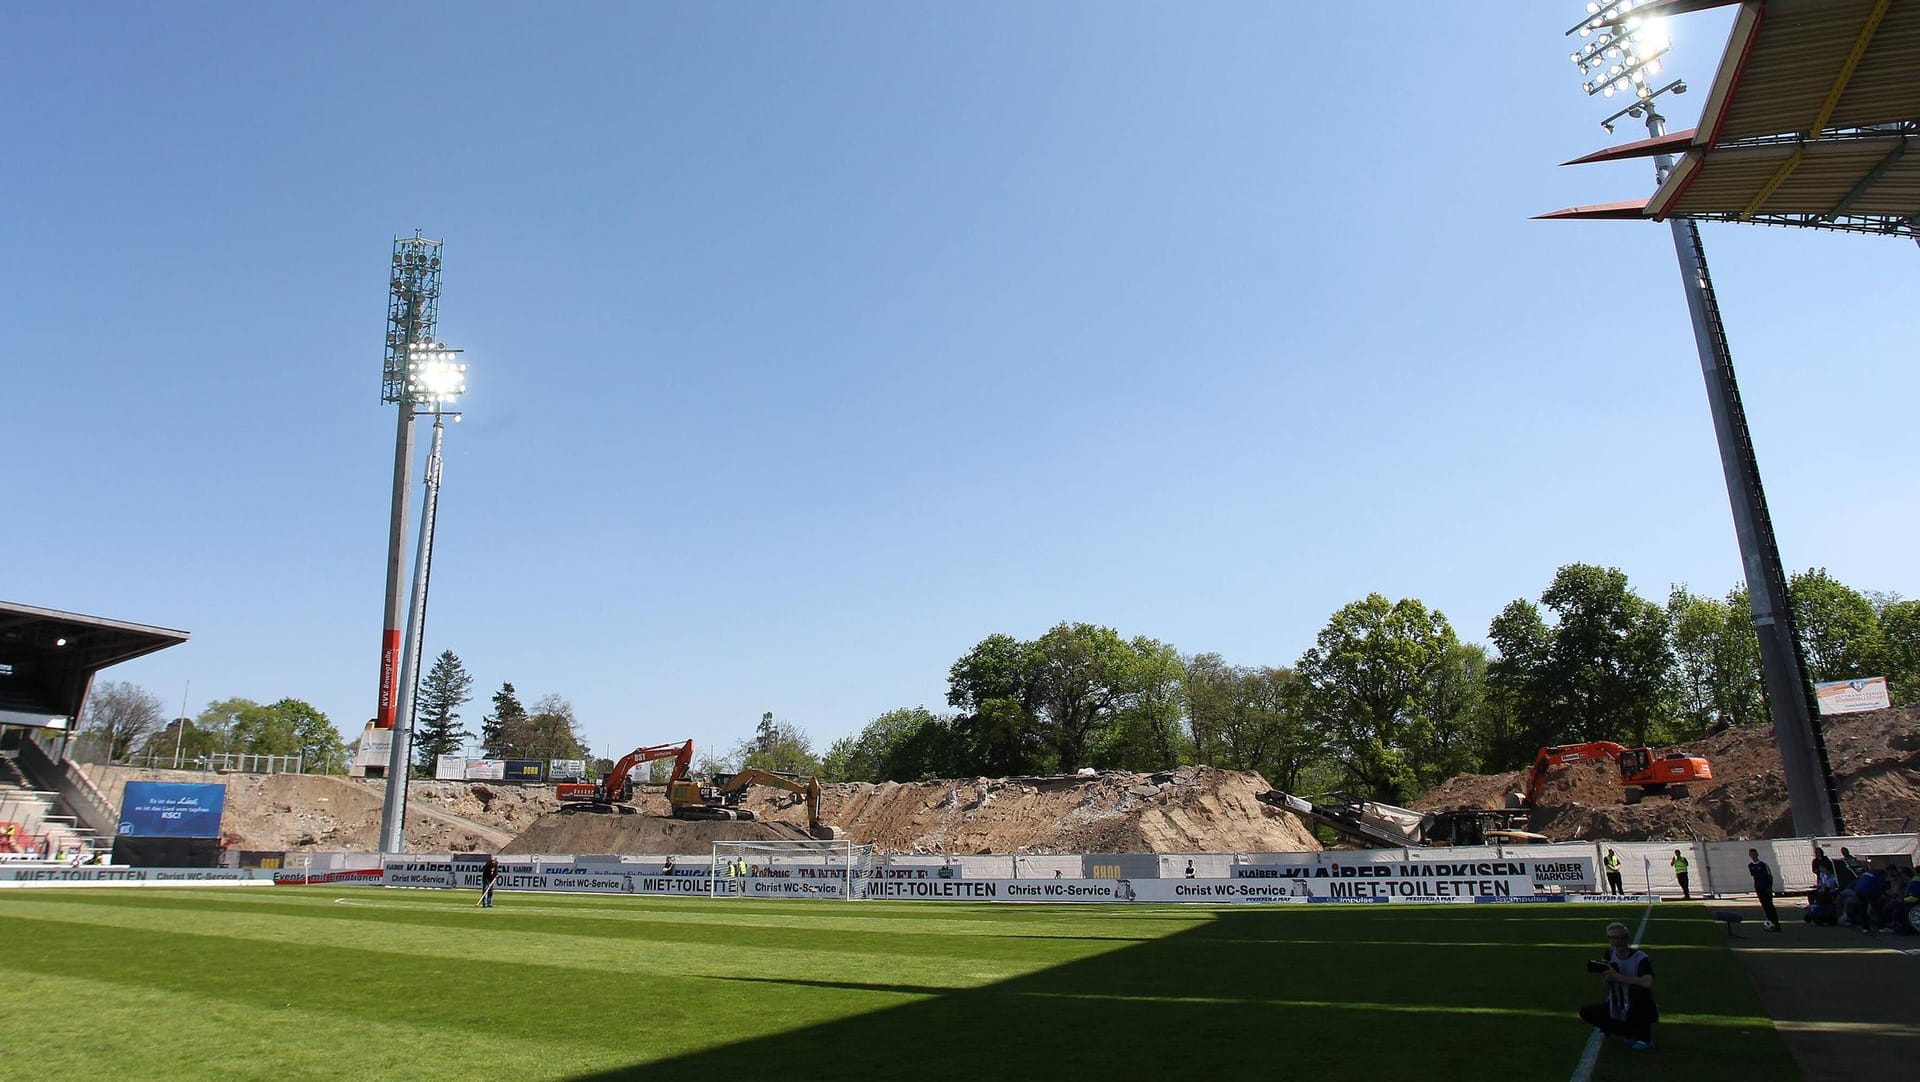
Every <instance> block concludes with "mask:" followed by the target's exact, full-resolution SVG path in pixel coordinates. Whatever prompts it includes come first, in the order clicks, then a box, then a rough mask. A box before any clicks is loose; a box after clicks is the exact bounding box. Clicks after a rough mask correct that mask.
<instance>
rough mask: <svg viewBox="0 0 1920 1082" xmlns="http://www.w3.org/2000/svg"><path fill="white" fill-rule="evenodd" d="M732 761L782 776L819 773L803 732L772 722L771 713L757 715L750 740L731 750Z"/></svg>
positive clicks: (780, 722)
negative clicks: (758, 719) (758, 717)
mask: <svg viewBox="0 0 1920 1082" xmlns="http://www.w3.org/2000/svg"><path fill="white" fill-rule="evenodd" d="M731 760H732V761H733V762H736V763H738V764H740V767H741V768H742V769H746V768H748V767H753V768H757V769H760V770H771V771H775V772H776V773H781V774H818V773H820V760H819V759H818V758H817V757H816V756H815V755H814V754H813V741H812V740H811V739H809V738H808V736H807V734H806V730H804V729H802V728H800V727H799V726H798V725H794V724H793V723H791V722H785V721H775V720H773V714H772V712H771V711H769V712H767V713H765V714H762V715H760V724H759V726H758V727H757V728H755V730H754V734H753V736H752V738H750V739H748V740H745V741H742V742H741V743H740V745H739V746H738V747H736V748H734V749H733V755H732V756H731Z"/></svg>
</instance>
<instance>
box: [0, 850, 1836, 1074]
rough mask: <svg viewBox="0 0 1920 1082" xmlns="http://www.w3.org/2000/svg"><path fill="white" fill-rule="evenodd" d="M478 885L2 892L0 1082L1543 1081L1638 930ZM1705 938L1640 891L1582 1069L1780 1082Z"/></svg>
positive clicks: (1679, 913)
mask: <svg viewBox="0 0 1920 1082" xmlns="http://www.w3.org/2000/svg"><path fill="white" fill-rule="evenodd" d="M474 898H475V895H474V894H473V893H472V892H440V891H394V890H380V889H378V888H365V887H352V888H342V887H305V888H285V887H280V888H222V889H172V888H167V889H156V888H145V889H142V888H107V889H57V890H4V891H0V1019H5V1020H6V1021H5V1022H4V1025H5V1026H6V1027H7V1030H8V1032H9V1039H8V1040H7V1041H6V1042H5V1043H6V1044H7V1046H8V1050H7V1052H6V1054H5V1055H4V1057H0V1078H19V1079H34V1080H37V1082H58V1080H66V1079H87V1080H90V1082H92V1080H102V1079H104V1080H108V1082H129V1080H135V1079H180V1078H221V1079H263V1080H272V1082H286V1080H291V1079H343V1078H350V1079H423V1080H439V1079H446V1080H460V1082H473V1080H476V1079H516V1080H517V1079H581V1080H595V1082H598V1080H613V1079H641V1078H663V1079H664V1078H677V1079H709V1078H726V1079H761V1078H772V1079H812V1078H823V1079H824V1078H855V1077H862V1078H871V1077H883V1076H898V1077H911V1078H943V1077H948V1076H956V1075H965V1076H967V1077H980V1078H1007V1079H1015V1078H1036V1079H1048V1080H1050V1082H1066V1080H1069V1079H1074V1078H1078V1077H1086V1078H1089V1079H1094V1078H1097V1079H1100V1080H1102V1082H1108V1080H1116V1079H1129V1078H1161V1077H1182V1078H1207V1079H1235V1078H1257V1079H1262V1080H1265V1082H1273V1080H1278V1079H1287V1078H1300V1077H1316V1078H1334V1077H1341V1078H1352V1077H1363V1076H1364V1077H1373V1078H1403V1079H1455V1078H1459V1079H1503V1080H1504V1079H1554V1080H1558V1079H1565V1078H1567V1077H1568V1076H1569V1075H1571V1074H1572V1073H1573V1070H1574V1067H1575V1064H1576V1063H1577V1062H1578V1060H1579V1058H1580V1053H1581V1050H1582V1048H1583V1047H1584V1045H1585V1044H1586V1041H1587V1036H1588V1033H1589V1031H1588V1030H1587V1028H1586V1027H1584V1026H1582V1025H1581V1024H1580V1022H1579V1020H1578V1019H1577V1018H1575V1017H1574V1014H1573V1012H1574V1010H1575V1008H1576V1007H1577V1006H1578V1005H1579V1004H1580V1003H1582V1002H1586V1001H1589V1000H1597V999H1598V998H1600V993H1599V983H1598V978H1596V977H1594V976H1592V975H1591V974H1588V973H1587V972H1586V971H1585V966H1584V960H1585V959H1587V958H1591V957H1597V956H1598V955H1599V953H1600V951H1601V949H1602V947H1601V943H1602V934H1601V933H1602V929H1603V927H1604V925H1605V924H1606V922H1607V921H1609V920H1614V919H1618V920H1622V921H1625V922H1626V923H1627V924H1628V925H1629V927H1638V925H1639V922H1640V919H1641V917H1642V915H1643V912H1644V910H1643V909H1641V908H1639V907H1609V906H1576V905H1533V906H1529V905H1489V906H1399V905H1370V906H1368V905H1363V906H1272V907H1260V906H1240V907H1203V906H1140V905H1130V906H1111V907H1109V906H1072V905H1069V906H1039V905H1034V906H1014V905H961V904H947V903H926V902H921V903H913V902H860V903H848V902H831V901H814V902H773V901H753V900H744V899H736V900H717V901H716V900H709V899H704V898H623V897H601V896H559V895H531V894H504V893H503V894H502V895H501V896H500V900H499V905H498V906H497V907H496V908H494V909H491V910H481V909H476V908H474V906H473V902H474ZM1721 936H1722V933H1721V931H1720V928H1719V926H1718V925H1716V924H1714V923H1713V922H1711V921H1710V920H1708V919H1707V918H1706V917H1705V915H1704V914H1703V912H1702V910H1701V909H1700V908H1699V907H1697V906H1683V905H1661V906H1657V907H1655V909H1654V912H1653V916H1652V918H1651V919H1650V920H1649V921H1648V923H1647V927H1646V934H1645V942H1646V945H1647V947H1648V949H1649V950H1650V951H1651V952H1652V953H1653V955H1654V958H1655V965H1656V967H1657V979H1658V982H1659V984H1658V992H1659V999H1660V1003H1661V1008H1662V1012H1663V1016H1664V1018H1663V1021H1662V1024H1661V1025H1660V1026H1659V1028H1658V1030H1657V1032H1656V1042H1657V1044H1658V1048H1657V1050H1656V1051H1655V1052H1653V1053H1651V1054H1636V1053H1632V1052H1630V1051H1628V1050H1627V1049H1625V1048H1624V1047H1621V1046H1619V1045H1616V1044H1611V1043H1610V1044H1608V1045H1607V1046H1606V1047H1605V1048H1604V1049H1603V1050H1602V1053H1601V1056H1600V1060H1599V1064H1598V1068H1597V1070H1596V1071H1595V1074H1594V1077H1595V1078H1597V1079H1626V1078H1636V1079H1666V1078H1672V1079H1687V1080H1689V1082H1698V1080H1700V1079H1708V1078H1739V1079H1754V1080H1765V1079H1789V1078H1798V1077H1799V1072H1798V1071H1797V1069H1796V1068H1795V1067H1794V1065H1793V1062H1792V1060H1791V1058H1790V1057H1789V1056H1788V1054H1787V1051H1786V1048H1785V1046H1784V1045H1783V1044H1782V1042H1781V1040H1780V1038H1779V1037H1778V1036H1777V1035H1776V1034H1775V1032H1774V1030H1773V1027H1772V1024H1771V1023H1770V1022H1769V1021H1768V1020H1767V1019H1766V1017H1765V1016H1764V1015H1763V1013H1762V1011H1761V1009H1760V1007H1759V1004H1758V1001H1757V999H1756V997H1755V995H1754V992H1753V989H1752V985H1751V982H1750V981H1749V980H1748V978H1747V975H1746V973H1745V971H1744V970H1743V968H1742V967H1741V965H1740V963H1739V961H1738V959H1736V958H1735V957H1733V955H1732V954H1731V952H1729V951H1728V950H1727V949H1726V948H1725V947H1724V946H1723V944H1722V942H1721ZM716 1072H719V1073H716Z"/></svg>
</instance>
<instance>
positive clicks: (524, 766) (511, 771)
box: [504, 759, 547, 781]
mask: <svg viewBox="0 0 1920 1082" xmlns="http://www.w3.org/2000/svg"><path fill="white" fill-rule="evenodd" d="M546 770H547V764H546V763H545V762H543V761H541V760H539V759H508V760H507V766H506V771H505V774H504V777H505V780H507V781H539V780H540V779H541V778H543V777H545V776H546Z"/></svg>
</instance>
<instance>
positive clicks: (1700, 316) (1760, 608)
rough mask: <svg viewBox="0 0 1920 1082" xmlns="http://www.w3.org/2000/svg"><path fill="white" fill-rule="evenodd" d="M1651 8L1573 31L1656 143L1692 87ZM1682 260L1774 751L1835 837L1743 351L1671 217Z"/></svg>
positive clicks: (1622, 12)
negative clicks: (1658, 81)
mask: <svg viewBox="0 0 1920 1082" xmlns="http://www.w3.org/2000/svg"><path fill="white" fill-rule="evenodd" d="M1649 2H1650V0H1612V2H1609V3H1589V4H1588V5H1587V17H1586V18H1585V19H1582V20H1581V21H1580V22H1579V23H1577V24H1575V25H1574V27H1573V29H1571V30H1568V31H1567V34H1568V35H1569V36H1572V35H1575V34H1577V35H1579V36H1580V38H1582V39H1583V40H1584V42H1585V44H1583V45H1582V47H1581V48H1580V49H1579V50H1578V51H1576V52H1574V53H1572V54H1571V55H1570V56H1569V59H1571V60H1572V61H1573V63H1574V64H1575V66H1577V67H1578V68H1579V69H1580V71H1581V73H1582V74H1589V75H1591V76H1592V78H1590V79H1589V80H1588V81H1587V82H1586V84H1585V85H1584V89H1585V90H1586V92H1587V94H1588V96H1592V95H1595V94H1598V95H1601V96H1603V97H1608V98H1611V97H1613V96H1614V95H1616V94H1630V95H1632V97H1633V102H1632V104H1630V105H1628V106H1627V107H1626V108H1624V109H1621V110H1620V111H1619V112H1617V113H1614V114H1613V115H1612V116H1610V117H1608V118H1607V119H1605V120H1603V121H1601V122H1600V124H1601V126H1602V127H1604V128H1606V130H1607V131H1609V132H1611V131H1612V130H1613V122H1614V121H1616V120H1619V119H1620V118H1622V117H1631V118H1633V119H1635V120H1641V119H1644V120H1645V121H1646V125H1647V134H1648V135H1649V136H1650V137H1652V138H1655V139H1658V138H1660V137H1661V136H1664V135H1665V134H1666V132H1667V127H1666V120H1665V119H1664V118H1663V117H1661V115H1660V113H1659V111H1658V110H1657V109H1656V108H1655V101H1656V100H1657V99H1658V98H1659V97H1660V96H1662V95H1664V94H1667V93H1673V94H1684V93H1686V89H1687V86H1686V84H1685V83H1684V82H1682V81H1680V80H1677V79H1676V80H1674V81H1673V82H1671V83H1668V84H1667V85H1666V86H1663V87H1660V88H1659V89H1657V90H1656V89H1654V87H1653V86H1652V84H1651V83H1650V82H1649V80H1650V79H1651V78H1652V77H1653V76H1655V75H1658V74H1659V73H1660V61H1661V58H1662V57H1664V56H1665V55H1666V54H1667V51H1668V49H1669V48H1670V43H1669V41H1668V38H1667V32H1666V21H1665V20H1664V19H1661V18H1657V17H1646V16H1641V15H1637V14H1635V13H1634V9H1635V8H1639V7H1643V6H1645V5H1646V4H1647V3H1649ZM1673 165H1674V162H1673V156H1672V155H1670V154H1662V155H1660V156H1658V157H1657V158H1656V159H1655V160H1654V170H1655V183H1656V184H1658V183H1664V182H1665V181H1666V179H1667V174H1668V173H1669V172H1671V171H1672V170H1673ZM1667 224H1668V226H1669V227H1670V228H1671V229H1672V231H1673V249H1674V254H1675V255H1676V256H1678V257H1679V261H1680V282H1681V285H1682V286H1683V287H1684V288H1685V291H1686V297H1687V313H1688V315H1689V316H1691V317H1692V321H1693V340H1694V347H1695V349H1696V351H1697V352H1698V353H1699V355H1700V371H1701V375H1702V376H1704V377H1705V380H1706V385H1707V408H1708V410H1709V412H1711V413H1712V415H1713V432H1714V437H1715V439H1716V441H1717V442H1718V444H1719V447H1720V470H1721V473H1722V474H1723V475H1724V476H1725V478H1726V484H1727V499H1728V502H1729V503H1730V504H1731V505H1732V509H1733V529H1734V535H1735V537H1736V538H1737V539H1738V540H1739V543H1740V563H1741V566H1742V567H1743V569H1744V570H1745V573H1746V580H1747V597H1748V599H1749V601H1750V603H1751V605H1752V608H1753V630H1754V634H1755V636H1756V637H1757V638H1758V639H1759V643H1760V670H1761V675H1762V677H1763V680H1764V682H1765V685H1766V693H1767V707H1768V710H1769V712H1770V713H1771V714H1772V715H1773V737H1774V743H1775V745H1776V746H1777V747H1778V748H1779V750H1780V761H1781V766H1782V769H1783V773H1784V774H1785V775H1786V781H1787V800H1788V804H1789V806H1790V807H1791V809H1792V812H1793V829H1794V833H1796V834H1800V835H1803V836H1820V835H1833V834H1837V833H1839V832H1840V831H1841V830H1842V829H1843V828H1844V823H1843V820H1842V818H1841V815H1840V803H1839V801H1838V800H1837V799H1836V798H1835V796H1834V786H1833V770H1832V767H1831V766H1830V765H1829V764H1828V761H1827V747H1826V742H1825V741H1824V740H1823V739H1822V738H1821V734H1820V728H1819V725H1818V723H1817V722H1816V721H1815V720H1814V714H1813V712H1812V711H1811V710H1809V709H1808V706H1809V699H1810V694H1809V691H1810V689H1809V687H1808V684H1807V680H1806V675H1805V665H1804V664H1803V663H1802V658H1801V652H1800V636H1799V634H1798V633H1797V631H1796V629H1795V627H1794V622H1793V609H1792V608H1791V606H1790V605H1789V604H1788V599H1787V576H1786V570H1785V568H1784V566H1783V565H1782V564H1781V562H1780V549H1779V545H1778V544H1777V542H1776V541H1775V539H1774V534H1773V518H1772V516H1771V515H1769V514H1768V512H1767V495H1766V490H1765V489H1764V488H1763V487H1761V484H1760V465H1759V462H1758V460H1757V459H1756V458H1755V456H1754V451H1753V437H1752V435H1751V433H1750V432H1749V431H1748V429H1747V414H1746V409H1745V407H1743V406H1742V405H1741V403H1740V384H1739V381H1738V380H1736V379H1735V378H1734V373H1733V350H1732V348H1731V347H1730V346H1729V345H1728V344H1727V335H1726V327H1725V325H1724V324H1723V323H1722V322H1721V319H1720V302H1719V300H1718V299H1717V298H1716V297H1715V296H1714V292H1713V278H1712V276H1711V275H1710V274H1709V273H1708V271H1707V256H1706V250H1705V249H1704V248H1702V247H1701V245H1700V229H1699V226H1697V225H1696V224H1694V223H1693V222H1692V221H1691V220H1689V219H1685V218H1677V217H1676V218H1671V219H1669V220H1668V223H1667Z"/></svg>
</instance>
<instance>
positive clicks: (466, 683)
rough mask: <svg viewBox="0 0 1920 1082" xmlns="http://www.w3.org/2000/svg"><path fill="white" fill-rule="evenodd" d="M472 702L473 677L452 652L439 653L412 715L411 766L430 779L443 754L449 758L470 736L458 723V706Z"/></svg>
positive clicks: (421, 687)
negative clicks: (412, 757)
mask: <svg viewBox="0 0 1920 1082" xmlns="http://www.w3.org/2000/svg"><path fill="white" fill-rule="evenodd" d="M472 699H473V677H472V676H469V675H468V674H467V669H466V666H464V665H462V664H461V663H460V658H459V657H458V656H456V655H455V654H454V652H453V651H452V650H442V651H441V652H440V656H439V658H437V659H436V660H435V661H434V663H433V668H432V669H431V670H429V671H428V673H427V677H426V679H425V680H422V681H421V682H420V701H419V704H418V708H417V709H416V710H415V712H414V716H415V719H416V720H415V722H414V731H413V754H414V766H415V767H416V768H417V769H419V770H420V771H422V772H424V773H425V774H427V775H429V776H431V775H432V774H433V770H434V766H435V764H436V763H437V762H438V761H439V759H440V756H442V755H451V754H453V753H454V752H456V751H459V750H460V748H461V747H462V746H463V745H464V744H465V742H466V741H467V740H468V739H469V738H471V737H472V736H473V734H472V733H470V732H468V731H467V729H466V727H465V726H463V725H461V724H460V707H461V706H462V705H463V704H465V703H468V702H471V701H472Z"/></svg>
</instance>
